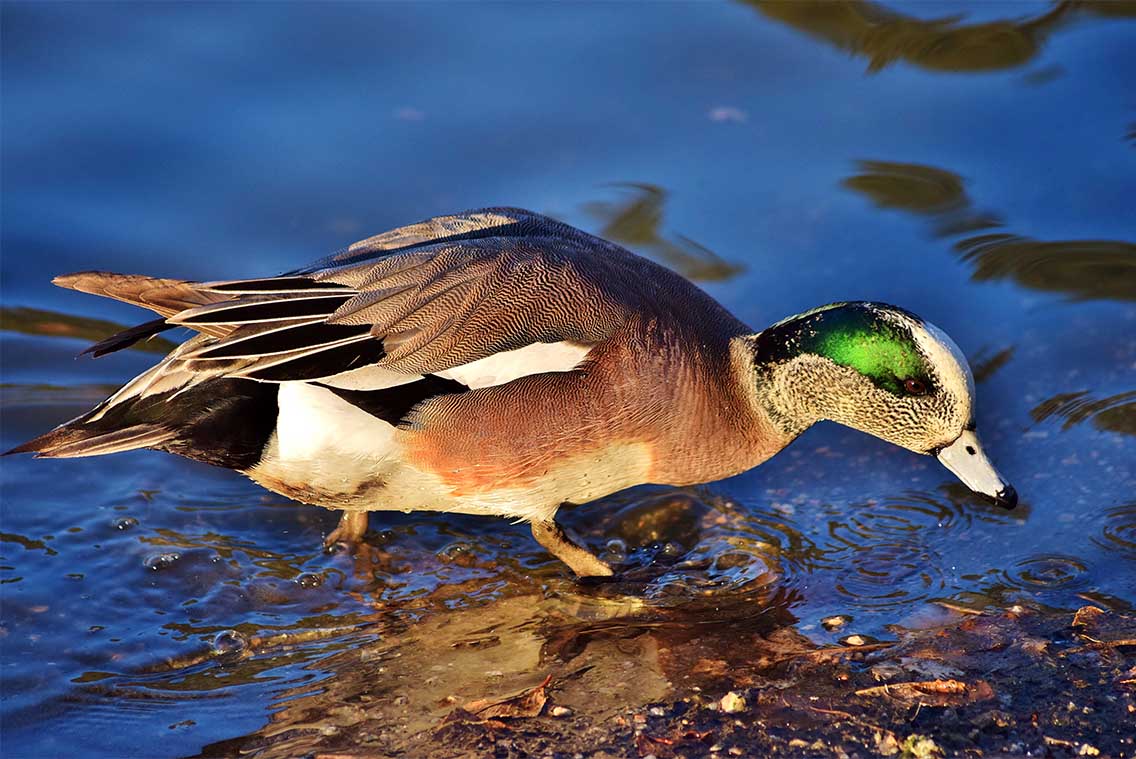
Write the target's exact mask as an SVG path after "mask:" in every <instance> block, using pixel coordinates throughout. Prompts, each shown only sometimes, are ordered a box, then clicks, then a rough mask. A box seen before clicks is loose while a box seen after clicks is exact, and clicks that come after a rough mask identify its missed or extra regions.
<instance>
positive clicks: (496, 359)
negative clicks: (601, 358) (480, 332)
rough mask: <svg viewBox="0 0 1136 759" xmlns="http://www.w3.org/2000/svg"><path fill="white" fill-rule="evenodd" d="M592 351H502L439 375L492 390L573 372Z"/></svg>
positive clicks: (566, 346) (540, 346) (551, 346)
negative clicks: (536, 377)
mask: <svg viewBox="0 0 1136 759" xmlns="http://www.w3.org/2000/svg"><path fill="white" fill-rule="evenodd" d="M591 350H592V346H590V345H581V344H579V343H573V342H569V341H567V340H565V341H562V342H559V343H533V344H532V345H526V346H525V347H524V348H517V349H516V350H511V351H501V352H500V353H494V354H493V355H492V356H486V357H485V358H479V359H478V360H477V361H471V362H470V363H468V364H462V365H461V366H455V367H453V368H451V369H447V370H446V371H444V372H437V375H438V376H439V377H442V378H443V379H452V380H454V381H455V382H460V383H462V384H463V385H465V386H466V387H469V388H471V389H476V388H479V387H492V386H494V385H504V384H505V383H506V382H512V381H513V380H515V379H520V378H521V377H527V376H529V375H530V374H546V373H548V372H569V371H572V370H573V369H575V368H576V367H577V366H579V365H580V364H581V362H583V360H584V359H585V358H587V356H588V353H589V352H590V351H591Z"/></svg>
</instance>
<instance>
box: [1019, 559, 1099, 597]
mask: <svg viewBox="0 0 1136 759" xmlns="http://www.w3.org/2000/svg"><path fill="white" fill-rule="evenodd" d="M1002 578H1003V580H1004V581H1005V582H1006V584H1007V585H1009V586H1011V587H1014V588H1018V589H1020V590H1031V591H1037V590H1056V589H1059V588H1060V589H1067V588H1072V587H1076V586H1079V585H1081V584H1083V583H1084V582H1086V581H1087V579H1088V567H1087V566H1086V565H1085V564H1084V562H1082V561H1081V560H1080V559H1077V558H1074V557H1072V556H1064V555H1062V554H1056V553H1050V554H1037V555H1035V556H1030V557H1028V558H1025V559H1022V560H1021V561H1019V562H1018V563H1017V564H1015V565H1014V566H1013V567H1012V568H1010V569H1008V570H1005V571H1004V572H1003V573H1002Z"/></svg>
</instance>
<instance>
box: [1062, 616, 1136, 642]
mask: <svg viewBox="0 0 1136 759" xmlns="http://www.w3.org/2000/svg"><path fill="white" fill-rule="evenodd" d="M1073 628H1074V629H1075V630H1076V631H1077V637H1079V638H1081V640H1084V641H1086V642H1087V643H1088V645H1087V646H1086V648H1098V649H1099V648H1126V647H1129V646H1136V618H1133V617H1130V616H1128V615H1126V614H1117V613H1114V612H1109V611H1104V610H1102V609H1098V608H1097V607H1096V606H1082V607H1081V608H1080V609H1077V613H1076V614H1074V615H1073Z"/></svg>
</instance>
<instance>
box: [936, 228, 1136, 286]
mask: <svg viewBox="0 0 1136 759" xmlns="http://www.w3.org/2000/svg"><path fill="white" fill-rule="evenodd" d="M955 248H956V250H957V251H958V252H959V253H960V254H961V255H962V260H964V261H966V262H968V263H970V264H971V265H973V267H974V274H973V277H974V279H975V280H978V281H983V280H991V279H1007V278H1010V279H1013V280H1014V281H1015V282H1017V283H1018V284H1020V285H1022V286H1024V287H1029V288H1031V289H1034V290H1041V291H1043V292H1055V293H1065V294H1066V295H1070V296H1072V297H1074V298H1112V299H1115V300H1136V245H1134V244H1132V243H1129V242H1120V241H1117V240H1068V241H1055V242H1042V241H1040V240H1031V239H1029V238H1027V237H1021V236H1018V235H1010V234H991V235H982V236H979V237H973V238H970V239H968V240H962V241H960V242H959V243H958V244H957V245H956V246H955Z"/></svg>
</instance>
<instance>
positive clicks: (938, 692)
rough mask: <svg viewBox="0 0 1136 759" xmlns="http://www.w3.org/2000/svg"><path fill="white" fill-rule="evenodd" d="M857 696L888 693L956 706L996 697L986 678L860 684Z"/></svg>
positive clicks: (899, 698)
mask: <svg viewBox="0 0 1136 759" xmlns="http://www.w3.org/2000/svg"><path fill="white" fill-rule="evenodd" d="M856 695H857V696H871V697H881V696H882V697H885V698H891V699H894V700H896V701H902V702H906V703H911V704H916V703H918V704H924V705H926V706H957V705H960V704H970V703H974V702H976V701H986V700H987V699H991V698H994V689H993V688H991V687H990V684H989V683H987V682H986V681H985V680H977V681H975V682H974V683H973V684H972V683H965V682H962V681H961V680H924V681H922V682H914V683H890V684H888V685H877V686H875V687H873V688H861V689H860V690H858V691H856Z"/></svg>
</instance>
